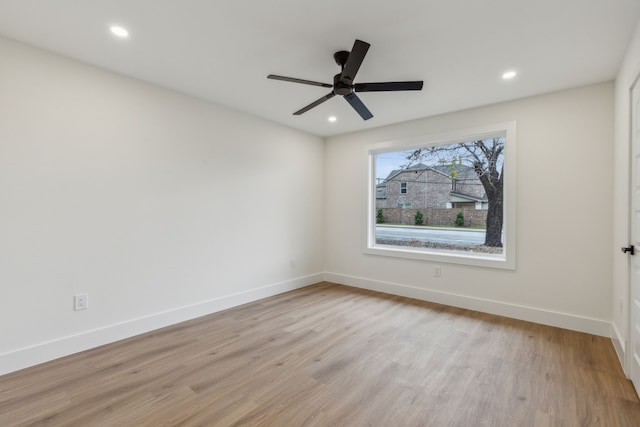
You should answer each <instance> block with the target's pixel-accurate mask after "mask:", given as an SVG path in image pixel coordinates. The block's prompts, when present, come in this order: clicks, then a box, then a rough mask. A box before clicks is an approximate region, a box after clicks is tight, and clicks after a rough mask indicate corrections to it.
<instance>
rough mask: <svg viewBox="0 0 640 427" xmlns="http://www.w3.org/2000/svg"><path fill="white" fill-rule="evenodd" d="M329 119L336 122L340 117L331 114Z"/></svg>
mask: <svg viewBox="0 0 640 427" xmlns="http://www.w3.org/2000/svg"><path fill="white" fill-rule="evenodd" d="M327 120H329V121H330V122H331V123H333V122H335V121H336V120H338V118H337V117H336V116H331V117H329V118H328V119H327Z"/></svg>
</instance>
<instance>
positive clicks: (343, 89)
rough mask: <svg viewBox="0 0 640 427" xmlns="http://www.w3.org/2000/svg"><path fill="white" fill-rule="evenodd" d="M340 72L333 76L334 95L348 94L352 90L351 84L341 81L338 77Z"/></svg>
mask: <svg viewBox="0 0 640 427" xmlns="http://www.w3.org/2000/svg"><path fill="white" fill-rule="evenodd" d="M341 76H342V74H340V73H339V74H336V75H335V76H333V93H335V94H336V95H343V96H344V95H349V94H350V93H351V92H353V86H351V85H348V84H346V83H343V82H342V80H341V79H340V77H341Z"/></svg>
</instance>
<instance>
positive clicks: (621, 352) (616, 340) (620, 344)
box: [611, 322, 629, 378]
mask: <svg viewBox="0 0 640 427" xmlns="http://www.w3.org/2000/svg"><path fill="white" fill-rule="evenodd" d="M611 342H612V343H613V348H614V349H615V350H616V354H617V355H618V360H619V361H620V366H622V371H623V372H624V374H625V375H626V376H627V378H628V377H629V373H628V372H627V367H626V364H625V347H626V342H625V340H624V338H623V337H622V334H621V333H620V331H619V330H618V327H617V326H616V324H615V323H614V322H611Z"/></svg>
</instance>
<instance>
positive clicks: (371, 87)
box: [353, 81, 423, 92]
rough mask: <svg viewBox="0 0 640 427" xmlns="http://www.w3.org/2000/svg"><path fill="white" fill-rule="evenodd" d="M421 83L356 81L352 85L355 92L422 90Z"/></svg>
mask: <svg viewBox="0 0 640 427" xmlns="http://www.w3.org/2000/svg"><path fill="white" fill-rule="evenodd" d="M422 85H423V82H422V81H412V82H380V83H356V84H354V85H353V89H354V90H355V91H356V92H391V91H398V90H422Z"/></svg>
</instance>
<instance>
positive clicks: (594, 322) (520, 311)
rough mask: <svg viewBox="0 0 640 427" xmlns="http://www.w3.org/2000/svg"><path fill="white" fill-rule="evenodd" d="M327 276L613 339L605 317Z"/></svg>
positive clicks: (342, 281) (344, 281) (347, 277)
mask: <svg viewBox="0 0 640 427" xmlns="http://www.w3.org/2000/svg"><path fill="white" fill-rule="evenodd" d="M324 278H325V280H326V281H328V282H333V283H338V284H341V285H347V286H354V287H357V288H363V289H369V290H372V291H378V292H384V293H388V294H393V295H400V296H404V297H409V298H415V299H419V300H423V301H430V302H435V303H439V304H445V305H450V306H454V307H460V308H466V309H468V310H475V311H480V312H483V313H490V314H496V315H499V316H505V317H510V318H512V319H519V320H526V321H528V322H534V323H539V324H542V325H548V326H556V327H558V328H563V329H570V330H573V331H579V332H586V333H589V334H593V335H599V336H603V337H607V338H610V337H611V334H612V332H611V331H612V323H611V322H607V321H605V320H599V319H592V318H589V317H583V316H576V315H573V314H566V313H560V312H555V311H549V310H543V309H539V308H534V307H526V306H522V305H516V304H509V303H505V302H499V301H491V300H486V299H482V298H476V297H470V296H465V295H458V294H452V293H448V292H441V291H434V290H430V289H423V288H417V287H414V286H408V285H401V284H397V283H387V282H381V281H377V280H371V279H366V278H362V277H354V276H346V275H343V274H336V273H325V275H324Z"/></svg>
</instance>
